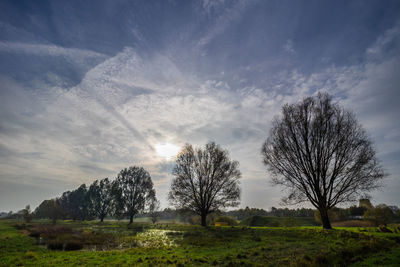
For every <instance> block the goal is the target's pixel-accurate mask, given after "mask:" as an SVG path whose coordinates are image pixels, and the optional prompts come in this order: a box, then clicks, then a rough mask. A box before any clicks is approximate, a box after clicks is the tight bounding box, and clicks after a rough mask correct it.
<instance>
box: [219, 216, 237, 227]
mask: <svg viewBox="0 0 400 267" xmlns="http://www.w3.org/2000/svg"><path fill="white" fill-rule="evenodd" d="M215 222H224V223H226V224H227V225H229V226H235V225H238V222H237V221H236V220H235V219H234V218H232V217H229V216H220V217H217V218H216V219H215Z"/></svg>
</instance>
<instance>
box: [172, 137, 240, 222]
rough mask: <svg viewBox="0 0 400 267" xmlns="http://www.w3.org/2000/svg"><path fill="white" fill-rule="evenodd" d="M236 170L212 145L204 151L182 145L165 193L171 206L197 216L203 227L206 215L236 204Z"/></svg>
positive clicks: (226, 155)
mask: <svg viewBox="0 0 400 267" xmlns="http://www.w3.org/2000/svg"><path fill="white" fill-rule="evenodd" d="M238 166H239V163H238V162H237V161H232V160H231V159H230V158H229V155H228V152H227V151H226V150H222V149H221V147H220V146H219V145H216V144H215V143H214V142H209V143H208V144H206V146H205V148H204V149H201V148H196V149H194V148H193V147H192V146H191V145H189V144H187V145H185V147H184V148H183V149H182V151H181V152H180V153H179V154H178V156H177V159H176V165H175V167H174V169H173V172H172V173H173V175H174V176H175V178H174V180H173V181H172V185H171V190H170V192H169V199H170V201H171V203H172V204H173V205H174V206H175V207H177V208H184V209H189V210H191V211H193V212H195V213H196V214H198V215H200V216H201V225H202V226H206V225H207V215H208V214H210V213H212V212H215V211H217V210H219V209H220V208H224V207H235V206H237V205H238V204H239V199H240V188H239V178H240V176H241V173H240V171H239V169H238Z"/></svg>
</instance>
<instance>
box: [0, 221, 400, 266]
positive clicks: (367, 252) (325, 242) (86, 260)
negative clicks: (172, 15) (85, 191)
mask: <svg viewBox="0 0 400 267" xmlns="http://www.w3.org/2000/svg"><path fill="white" fill-rule="evenodd" d="M46 223H47V222H46V221H40V222H34V223H33V224H32V226H30V227H35V226H36V225H37V224H46ZM15 224H16V222H15V221H4V220H3V221H0V266H76V265H85V266H96V265H97V266H130V265H139V266H140V265H142V266H148V265H154V266H166V265H170V266H174V265H175V266H182V265H184V266H199V265H208V266H209V265H217V266H239V265H240V266H334V265H336V266H338V265H350V264H354V265H355V266H375V265H377V264H378V265H379V264H384V265H390V264H392V265H393V266H395V265H396V264H397V265H398V264H399V263H400V261H399V258H400V249H399V247H400V243H398V238H400V235H399V234H398V233H379V232H376V231H374V229H369V231H368V232H360V231H363V229H354V228H352V229H348V228H345V229H335V230H330V231H325V230H322V229H321V228H320V227H254V228H251V227H242V226H238V227H208V228H202V227H200V226H189V225H178V224H156V225H151V224H134V225H133V226H132V227H129V228H128V227H127V225H126V222H116V221H107V222H104V223H99V222H94V221H92V222H72V221H64V222H60V223H59V224H60V225H61V226H64V227H69V228H71V229H72V232H73V233H74V234H75V235H76V234H77V233H94V234H95V233H97V232H102V233H112V234H113V235H115V236H116V237H115V240H116V241H117V242H116V243H117V246H116V247H114V248H112V249H110V250H107V251H91V250H90V249H88V248H84V249H83V250H78V251H51V250H48V249H46V247H45V246H41V245H37V241H36V239H35V238H31V237H29V236H27V233H28V232H27V231H26V230H17V229H16V228H15V227H14V225H15ZM28 228H29V227H28ZM383 234H384V235H383ZM160 240H164V241H162V242H160ZM100 241H101V240H100ZM100 241H99V242H100ZM121 244H125V245H126V246H121V247H118V245H121Z"/></svg>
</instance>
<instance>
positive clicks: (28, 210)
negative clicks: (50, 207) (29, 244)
mask: <svg viewBox="0 0 400 267" xmlns="http://www.w3.org/2000/svg"><path fill="white" fill-rule="evenodd" d="M21 213H22V217H23V218H24V221H25V222H26V223H29V222H31V221H32V214H31V206H30V205H26V207H25V209H22V210H21Z"/></svg>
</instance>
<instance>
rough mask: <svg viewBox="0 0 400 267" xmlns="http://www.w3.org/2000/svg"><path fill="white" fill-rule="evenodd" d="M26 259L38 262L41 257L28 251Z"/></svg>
mask: <svg viewBox="0 0 400 267" xmlns="http://www.w3.org/2000/svg"><path fill="white" fill-rule="evenodd" d="M25 259H34V260H38V259H39V256H38V255H37V254H36V253H35V252H33V251H27V252H26V253H25Z"/></svg>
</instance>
